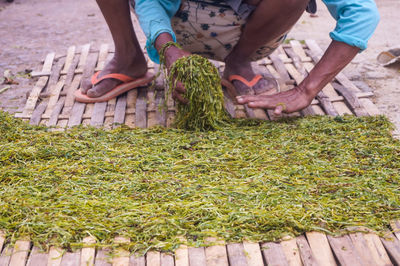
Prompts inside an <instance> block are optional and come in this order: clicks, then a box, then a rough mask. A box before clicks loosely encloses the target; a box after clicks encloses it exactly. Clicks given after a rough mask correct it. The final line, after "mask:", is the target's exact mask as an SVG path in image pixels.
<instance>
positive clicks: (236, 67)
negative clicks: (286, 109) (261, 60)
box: [223, 59, 278, 95]
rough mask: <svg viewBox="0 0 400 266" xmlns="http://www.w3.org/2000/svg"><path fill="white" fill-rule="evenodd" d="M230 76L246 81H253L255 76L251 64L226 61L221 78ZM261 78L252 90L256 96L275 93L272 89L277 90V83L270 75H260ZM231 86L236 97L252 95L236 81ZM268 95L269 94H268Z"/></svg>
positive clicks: (244, 86)
mask: <svg viewBox="0 0 400 266" xmlns="http://www.w3.org/2000/svg"><path fill="white" fill-rule="evenodd" d="M231 75H239V76H242V77H243V78H245V79H246V80H248V81H251V80H253V78H254V77H255V76H256V73H254V70H253V68H252V66H251V62H243V61H241V62H238V61H234V60H229V59H228V60H227V61H226V63H225V70H224V74H223V77H224V78H225V79H228V78H229V76H231ZM262 76H263V78H262V79H260V80H259V81H258V82H257V83H256V84H255V85H254V86H253V90H254V93H255V94H256V95H258V94H265V93H268V92H273V93H276V91H275V90H274V89H277V87H278V83H277V81H276V80H275V78H274V77H273V76H272V75H270V74H262ZM232 84H233V85H234V86H235V88H236V92H237V95H249V94H253V93H252V92H251V89H250V88H249V87H248V86H247V85H246V84H244V83H242V82H241V81H238V80H233V81H232ZM268 94H270V93H268Z"/></svg>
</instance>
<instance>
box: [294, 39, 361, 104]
mask: <svg viewBox="0 0 400 266" xmlns="http://www.w3.org/2000/svg"><path fill="white" fill-rule="evenodd" d="M359 51H360V48H358V47H354V46H350V45H348V44H346V43H343V42H338V41H332V43H331V44H330V45H329V47H328V49H327V50H326V52H325V54H324V55H323V56H322V58H321V60H320V61H319V62H318V63H317V64H316V65H315V67H314V69H313V70H312V71H311V72H310V73H309V75H308V76H307V77H306V78H305V79H304V80H303V82H301V83H300V85H299V87H300V88H301V89H302V90H304V92H305V93H306V94H307V96H308V98H309V99H313V98H314V97H315V96H316V95H317V94H318V92H320V91H321V90H322V89H323V88H324V87H325V86H326V85H327V84H328V83H329V82H331V81H332V80H333V78H334V77H335V76H336V75H337V74H338V73H339V72H340V71H342V70H343V68H344V67H345V66H347V65H348V64H349V63H350V62H351V60H353V58H354V57H355V56H356V55H357V54H358V52H359Z"/></svg>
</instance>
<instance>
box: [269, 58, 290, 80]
mask: <svg viewBox="0 0 400 266" xmlns="http://www.w3.org/2000/svg"><path fill="white" fill-rule="evenodd" d="M270 58H271V60H272V63H273V66H274V68H275V69H276V72H278V73H279V77H280V78H281V79H282V81H283V84H286V82H288V81H290V76H289V73H288V72H287V70H286V67H285V64H284V62H283V61H282V60H281V59H280V58H279V56H278V55H277V54H276V53H273V54H272V55H270Z"/></svg>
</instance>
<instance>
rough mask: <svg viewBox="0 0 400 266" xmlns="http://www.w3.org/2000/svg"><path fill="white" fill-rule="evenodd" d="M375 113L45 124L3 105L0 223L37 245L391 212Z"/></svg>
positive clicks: (320, 227)
mask: <svg viewBox="0 0 400 266" xmlns="http://www.w3.org/2000/svg"><path fill="white" fill-rule="evenodd" d="M391 127H392V126H391V124H390V123H389V122H388V120H387V119H386V118H384V117H364V118H356V117H347V116H345V117H341V119H333V118H329V117H309V118H304V119H292V120H285V121H281V122H279V123H277V122H260V121H237V122H235V123H232V124H230V125H229V126H226V127H223V128H222V129H221V130H218V131H207V132H198V131H194V132H193V131H192V132H188V131H183V130H179V129H163V128H154V129H146V130H143V129H135V130H130V129H128V128H119V129H115V130H112V131H103V130H101V129H95V128H90V127H89V128H83V127H78V128H73V129H70V130H67V131H65V132H50V131H49V129H47V128H44V127H34V126H30V125H27V124H25V123H23V122H22V121H19V120H16V119H14V118H12V117H11V116H10V115H7V114H5V113H3V112H0V229H2V230H5V232H6V233H7V235H8V237H10V238H12V239H17V238H20V237H23V236H28V237H29V238H30V239H31V240H32V241H34V243H35V244H36V245H42V246H43V247H45V248H46V247H48V246H49V245H52V244H54V245H60V246H62V247H64V248H77V247H80V246H81V244H80V243H81V241H82V239H83V238H84V237H86V236H88V235H92V236H94V237H95V238H96V239H97V241H98V242H97V244H96V245H98V246H103V247H107V246H108V247H110V246H112V245H113V238H114V237H115V236H117V235H121V236H125V237H128V238H130V240H131V243H130V244H129V246H128V248H130V249H131V250H141V251H145V250H148V249H162V250H174V249H175V248H176V247H177V245H178V243H179V241H180V240H179V237H181V236H183V237H185V238H186V239H188V241H189V244H193V245H200V244H202V243H203V242H204V239H205V238H206V237H209V236H215V237H220V238H223V239H225V240H227V241H241V240H243V239H247V240H253V241H271V240H278V239H280V238H281V237H282V236H285V235H293V236H297V235H299V234H301V233H303V232H306V231H312V230H317V231H322V232H326V233H332V234H334V233H338V232H340V230H341V229H343V228H346V227H349V226H366V227H369V228H371V229H373V230H375V231H377V232H383V231H384V230H386V229H387V228H388V225H389V222H390V221H391V220H393V219H398V218H399V217H400V197H399V193H400V191H399V188H400V184H399V182H400V170H399V169H400V143H399V141H396V140H394V139H393V138H392V137H391V135H390V130H391Z"/></svg>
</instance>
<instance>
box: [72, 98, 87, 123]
mask: <svg viewBox="0 0 400 266" xmlns="http://www.w3.org/2000/svg"><path fill="white" fill-rule="evenodd" d="M85 107H86V104H84V103H80V102H75V103H74V105H73V106H72V110H71V116H70V118H69V120H68V127H73V126H78V125H80V124H81V123H82V116H83V113H84V112H85Z"/></svg>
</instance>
